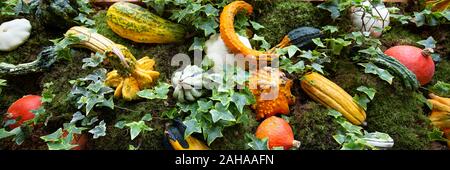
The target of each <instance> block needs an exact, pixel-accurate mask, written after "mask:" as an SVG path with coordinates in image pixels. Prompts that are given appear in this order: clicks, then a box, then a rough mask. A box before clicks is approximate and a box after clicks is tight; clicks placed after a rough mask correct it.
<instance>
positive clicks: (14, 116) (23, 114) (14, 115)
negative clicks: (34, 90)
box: [5, 95, 42, 129]
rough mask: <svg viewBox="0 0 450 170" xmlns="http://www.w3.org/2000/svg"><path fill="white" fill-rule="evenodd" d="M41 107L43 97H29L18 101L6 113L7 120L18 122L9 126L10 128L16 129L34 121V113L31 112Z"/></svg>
mask: <svg viewBox="0 0 450 170" xmlns="http://www.w3.org/2000/svg"><path fill="white" fill-rule="evenodd" d="M41 106H42V102H41V96H36V95H27V96H24V97H22V98H20V99H19V100H16V101H15V102H14V103H13V104H12V105H11V106H9V108H8V111H6V115H5V119H6V120H16V123H14V124H11V125H9V128H11V129H14V128H16V127H19V126H20V125H22V123H23V122H25V121H27V120H31V119H33V118H34V113H32V112H31V111H33V110H37V109H39V108H40V107H41Z"/></svg>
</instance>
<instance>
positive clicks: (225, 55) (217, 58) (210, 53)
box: [205, 34, 252, 73]
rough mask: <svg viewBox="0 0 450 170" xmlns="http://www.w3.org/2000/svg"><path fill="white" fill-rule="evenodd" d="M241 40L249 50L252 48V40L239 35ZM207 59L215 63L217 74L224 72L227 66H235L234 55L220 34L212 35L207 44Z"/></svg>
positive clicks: (214, 68)
mask: <svg viewBox="0 0 450 170" xmlns="http://www.w3.org/2000/svg"><path fill="white" fill-rule="evenodd" d="M238 37H239V40H241V41H242V43H244V45H245V46H247V47H248V48H252V45H251V44H250V40H249V39H248V38H245V37H243V36H240V35H238ZM205 48H206V57H208V58H209V59H211V60H212V61H213V62H214V67H213V68H212V70H213V71H214V72H216V73H219V72H222V71H223V69H224V68H225V67H226V65H234V64H235V59H234V54H233V53H232V52H230V50H229V49H228V47H227V46H226V45H225V43H224V42H223V40H222V38H221V37H220V34H215V35H212V36H211V37H210V38H209V40H208V41H206V42H205Z"/></svg>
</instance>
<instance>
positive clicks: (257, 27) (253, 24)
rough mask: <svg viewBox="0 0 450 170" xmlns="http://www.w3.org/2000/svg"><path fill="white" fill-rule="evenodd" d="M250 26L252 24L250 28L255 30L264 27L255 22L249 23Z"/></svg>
mask: <svg viewBox="0 0 450 170" xmlns="http://www.w3.org/2000/svg"><path fill="white" fill-rule="evenodd" d="M250 24H252V27H253V29H255V30H259V29H262V28H265V27H264V26H262V25H261V24H259V23H257V22H255V21H250Z"/></svg>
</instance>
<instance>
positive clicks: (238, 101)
mask: <svg viewBox="0 0 450 170" xmlns="http://www.w3.org/2000/svg"><path fill="white" fill-rule="evenodd" d="M231 101H232V102H233V103H234V104H235V105H236V107H237V108H238V111H239V113H243V112H244V106H246V105H249V104H251V102H250V100H249V97H247V95H246V94H243V93H240V92H234V93H233V95H232V96H231Z"/></svg>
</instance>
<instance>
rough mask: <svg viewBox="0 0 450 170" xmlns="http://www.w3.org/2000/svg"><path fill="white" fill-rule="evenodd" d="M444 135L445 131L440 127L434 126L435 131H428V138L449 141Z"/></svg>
mask: <svg viewBox="0 0 450 170" xmlns="http://www.w3.org/2000/svg"><path fill="white" fill-rule="evenodd" d="M443 135H444V132H442V131H441V130H439V129H438V128H433V131H431V132H429V133H428V139H430V141H442V142H447V140H448V139H445V138H444V137H442V136H443Z"/></svg>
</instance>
